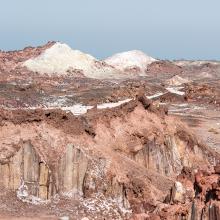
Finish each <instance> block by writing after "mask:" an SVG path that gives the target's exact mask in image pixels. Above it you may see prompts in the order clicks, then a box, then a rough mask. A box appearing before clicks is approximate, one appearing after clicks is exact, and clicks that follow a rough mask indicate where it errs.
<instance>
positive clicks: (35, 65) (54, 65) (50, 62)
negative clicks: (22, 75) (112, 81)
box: [23, 43, 118, 78]
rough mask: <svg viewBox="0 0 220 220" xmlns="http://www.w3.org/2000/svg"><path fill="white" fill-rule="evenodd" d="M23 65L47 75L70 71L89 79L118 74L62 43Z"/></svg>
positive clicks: (56, 44) (87, 55)
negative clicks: (78, 72)
mask: <svg viewBox="0 0 220 220" xmlns="http://www.w3.org/2000/svg"><path fill="white" fill-rule="evenodd" d="M97 63H99V65H97ZM23 65H24V66H26V67H27V68H28V69H29V70H30V71H34V72H38V73H41V74H45V73H46V74H49V75H53V74H58V75H62V74H67V73H68V70H70V69H71V70H81V71H82V73H83V74H84V75H85V76H86V77H90V78H108V77H112V76H117V74H118V72H116V71H115V70H114V69H113V68H110V67H105V66H102V64H101V63H100V62H99V61H98V60H96V59H95V58H94V57H93V56H91V55H89V54H86V53H83V52H81V51H79V50H72V49H71V48H70V47H69V46H68V45H66V44H63V43H55V44H54V45H53V46H52V47H50V48H49V49H46V50H45V51H44V52H43V53H42V54H41V55H39V56H38V57H36V58H34V59H29V60H27V61H25V62H24V63H23Z"/></svg>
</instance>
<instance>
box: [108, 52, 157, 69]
mask: <svg viewBox="0 0 220 220" xmlns="http://www.w3.org/2000/svg"><path fill="white" fill-rule="evenodd" d="M155 61H156V59H154V58H152V57H150V56H148V55H146V54H145V53H143V52H142V51H139V50H132V51H128V52H123V53H117V54H115V55H113V56H112V57H109V58H107V59H106V60H105V62H106V63H107V64H109V65H111V66H114V67H115V68H118V69H120V70H122V71H124V70H125V69H129V68H133V67H138V68H140V70H141V72H142V73H144V72H145V70H146V67H147V66H148V65H149V64H151V63H153V62H155Z"/></svg>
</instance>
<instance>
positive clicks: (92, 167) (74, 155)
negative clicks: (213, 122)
mask: <svg viewBox="0 0 220 220" xmlns="http://www.w3.org/2000/svg"><path fill="white" fill-rule="evenodd" d="M138 100H139V101H138ZM0 124H1V127H0V172H1V173H0V183H1V185H3V186H4V187H5V188H6V189H10V190H14V191H17V195H18V196H19V197H20V198H21V199H24V200H26V201H27V199H28V198H30V196H31V197H37V198H40V199H41V200H51V199H52V198H53V197H54V196H55V195H57V194H58V195H62V196H63V195H64V196H69V197H75V198H85V199H86V198H97V197H101V198H102V200H103V201H105V200H107V199H112V200H113V201H114V202H115V204H117V207H116V208H117V209H118V210H120V215H121V216H122V217H123V218H129V215H128V213H129V211H130V210H132V212H133V214H134V215H133V218H134V219H135V218H136V217H137V215H140V214H141V213H145V214H146V215H147V216H148V218H151V217H152V216H154V215H155V214H157V217H158V218H164V219H171V218H170V216H167V217H166V214H164V212H165V211H164V208H167V210H169V212H171V211H172V210H173V213H172V216H173V217H174V219H187V216H192V215H193V214H191V215H188V214H185V215H183V213H184V212H183V211H182V212H181V211H180V210H179V208H180V207H181V206H180V205H179V204H185V206H186V207H188V208H186V209H185V211H186V212H188V213H190V212H194V211H193V210H194V208H193V209H192V208H191V206H192V204H194V206H196V204H197V203H192V201H193V200H194V199H196V195H195V191H194V188H193V187H191V191H190V192H191V194H190V195H191V196H188V197H187V196H185V191H187V190H186V189H185V185H184V184H185V183H181V184H182V185H183V190H182V191H181V190H179V188H181V186H180V184H179V185H178V184H177V183H176V182H175V181H176V179H177V176H178V175H181V173H182V172H183V170H184V167H189V168H190V169H191V170H192V173H193V172H195V173H196V171H195V170H196V169H198V168H199V169H203V168H204V169H207V167H210V166H214V165H216V164H217V163H218V162H219V158H220V157H219V155H218V154H217V153H216V152H214V151H212V150H210V149H208V148H207V147H206V146H204V145H202V143H200V142H199V141H198V140H197V139H196V137H195V136H194V135H193V134H192V133H190V131H189V130H188V128H187V127H186V126H185V125H183V124H182V123H180V122H179V121H178V120H177V119H176V118H173V117H170V116H167V115H166V111H164V110H163V109H161V107H160V106H158V105H157V104H154V103H148V101H147V100H145V99H144V100H143V99H140V98H139V99H137V100H135V101H131V102H129V103H126V104H124V105H122V106H119V107H117V108H114V109H106V110H97V109H92V110H90V111H89V112H88V113H87V114H86V115H84V116H80V117H74V116H73V115H72V114H70V113H69V114H67V113H64V112H62V111H57V110H54V111H53V110H50V111H49V110H47V111H43V110H36V111H34V110H33V111H32V110H27V111H21V110H14V111H10V110H1V116H0ZM193 175H194V174H193ZM187 178H188V177H187ZM193 178H194V177H192V179H191V182H190V181H189V182H190V183H191V184H192V185H193V183H194V179H193ZM175 184H176V185H175ZM174 186H176V188H175V190H173V191H172V193H171V190H172V189H173V187H174ZM178 186H179V188H178ZM177 189H178V190H179V191H180V192H179V191H178V190H177ZM174 192H178V193H180V195H179V196H178V195H176V194H175V193H174ZM183 195H184V196H183ZM170 197H172V199H171V198H170ZM167 198H170V199H167ZM176 198H177V199H176ZM181 198H182V199H181ZM185 198H188V200H186V199H185ZM201 201H202V200H200V202H201ZM201 203H202V204H203V206H202V207H204V205H205V203H204V202H203V201H202V202H201ZM194 206H193V207H194ZM174 207H176V209H174ZM116 208H115V209H116ZM170 210H171V211H170ZM177 212H179V213H180V214H179V215H178V214H177ZM130 215H131V213H130ZM181 216H183V217H181ZM176 217H177V218H176ZM152 219H153V217H152ZM188 219H190V218H188ZM191 219H193V218H191ZM194 219H196V218H194ZM209 219H211V218H209Z"/></svg>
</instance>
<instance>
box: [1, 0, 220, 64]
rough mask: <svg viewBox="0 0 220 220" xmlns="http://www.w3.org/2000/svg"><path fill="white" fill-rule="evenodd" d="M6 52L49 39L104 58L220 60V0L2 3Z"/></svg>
mask: <svg viewBox="0 0 220 220" xmlns="http://www.w3.org/2000/svg"><path fill="white" fill-rule="evenodd" d="M0 5H1V7H0V49H1V50H17V49H22V48H24V47H26V46H37V45H42V44H45V43H46V42H47V41H51V40H54V41H61V42H64V43H67V44H68V45H69V46H71V47H72V48H73V49H79V50H81V51H83V52H86V53H90V54H91V55H93V56H95V57H97V58H99V59H104V58H106V57H108V56H111V55H112V54H114V53H118V52H122V51H128V50H134V49H136V50H142V51H143V52H145V53H146V54H148V55H150V56H152V57H155V58H159V59H172V60H173V59H206V60H207V59H208V60H220V12H219V10H220V1H219V0H182V1H181V0H77V1H76V0H37V1H34V0H0Z"/></svg>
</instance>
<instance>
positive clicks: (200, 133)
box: [0, 42, 220, 220]
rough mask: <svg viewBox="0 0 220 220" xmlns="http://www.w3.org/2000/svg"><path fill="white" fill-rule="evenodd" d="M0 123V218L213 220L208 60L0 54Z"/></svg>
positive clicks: (218, 173)
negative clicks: (100, 58) (102, 58)
mask: <svg viewBox="0 0 220 220" xmlns="http://www.w3.org/2000/svg"><path fill="white" fill-rule="evenodd" d="M0 112H1V114H0V219H21V220H23V219H24V220H29V219H33V220H35V219H36V220H39V219H45V220H47V219H52V220H53V219H54V220H55V219H63V220H68V219H70V220H78V219H80V220H88V219H89V220H92V219H100V220H104V219H105V220H108V219H128V220H145V219H146V220H219V219H220V62H218V61H186V60H178V61H168V60H156V59H154V58H152V57H150V56H148V55H146V54H144V53H143V52H141V51H129V52H124V53H119V54H116V55H113V56H111V57H109V58H107V59H105V60H97V59H96V58H94V57H92V56H91V55H88V54H85V53H82V52H80V51H78V50H73V49H71V48H70V47H69V46H68V45H66V44H62V43H59V42H48V43H47V44H46V45H44V46H40V47H36V48H34V47H27V48H24V49H23V50H21V51H10V52H4V51H0Z"/></svg>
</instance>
